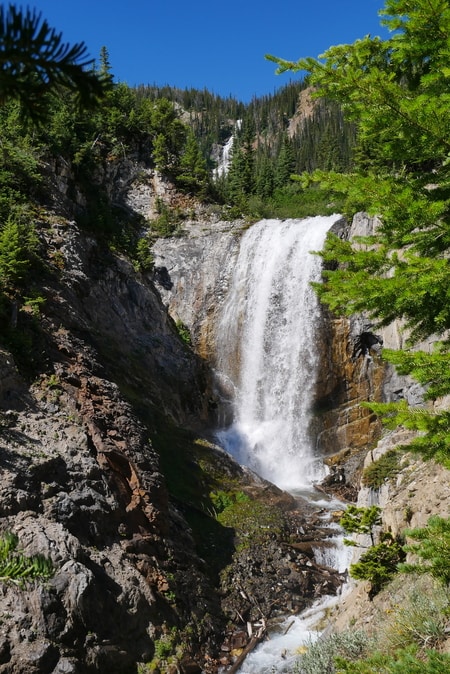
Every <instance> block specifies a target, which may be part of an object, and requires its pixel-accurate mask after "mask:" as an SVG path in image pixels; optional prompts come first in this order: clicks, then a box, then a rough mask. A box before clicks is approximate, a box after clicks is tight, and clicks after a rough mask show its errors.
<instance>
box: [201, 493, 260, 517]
mask: <svg viewBox="0 0 450 674" xmlns="http://www.w3.org/2000/svg"><path fill="white" fill-rule="evenodd" d="M209 497H210V499H211V501H212V503H213V506H214V510H215V512H216V514H217V515H219V514H220V513H222V512H223V511H224V510H225V509H226V508H230V507H232V506H233V505H234V504H235V503H245V502H247V501H249V500H250V499H249V497H248V496H247V495H246V494H244V492H242V491H238V492H231V491H222V490H219V491H215V492H211V493H210V495H209Z"/></svg>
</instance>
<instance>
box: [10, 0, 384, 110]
mask: <svg viewBox="0 0 450 674" xmlns="http://www.w3.org/2000/svg"><path fill="white" fill-rule="evenodd" d="M5 4H6V3H5ZM15 4H17V5H19V6H25V7H26V6H28V7H30V8H31V9H36V10H37V12H41V13H42V18H44V19H46V20H47V22H48V23H49V24H50V26H51V27H52V28H55V29H56V30H57V31H58V32H61V33H62V35H63V39H64V41H65V42H70V43H72V44H73V43H74V42H84V43H85V44H86V47H87V49H88V53H89V55H90V56H91V57H92V58H95V59H98V56H99V53H100V49H101V47H102V46H105V47H106V48H107V49H108V52H109V58H110V62H111V70H112V73H113V75H114V78H115V81H118V82H126V83H127V84H128V85H130V86H134V85H138V84H156V85H159V86H163V85H166V84H168V85H170V86H173V87H179V88H180V89H185V88H191V87H192V88H195V89H204V88H206V89H208V90H209V91H210V92H212V93H215V94H219V95H220V96H225V97H226V96H229V95H231V96H233V97H235V98H237V99H238V100H240V101H243V102H248V101H250V100H251V99H252V98H253V96H257V97H259V96H263V95H265V94H272V93H273V92H274V91H276V90H277V89H279V88H280V87H282V86H284V85H285V84H287V83H288V82H289V81H290V80H291V79H298V78H299V75H294V74H292V73H285V74H283V75H276V74H275V68H276V66H275V64H274V63H271V62H270V61H267V60H266V59H265V58H264V55H265V54H273V55H275V56H278V57H281V58H284V59H287V60H292V61H296V60H297V59H299V58H300V57H304V56H312V57H317V56H319V55H320V54H322V53H323V52H324V51H325V49H327V48H328V47H329V46H331V45H336V44H347V43H352V42H354V41H355V40H356V39H358V38H361V37H364V36H365V35H367V34H370V35H372V36H375V35H379V36H380V37H382V38H386V37H387V36H388V33H387V31H386V29H385V28H383V27H382V26H381V25H380V17H379V16H378V11H379V10H380V9H381V8H382V7H383V6H384V2H383V0H340V1H339V2H337V1H336V0H316V1H315V2H312V1H311V0H292V1H291V0H288V1H284V2H278V3H277V2H273V1H271V2H269V1H268V0H225V2H220V3H219V2H214V0H191V2H186V0H184V1H181V0H28V1H26V2H23V3H21V2H16V3H15Z"/></svg>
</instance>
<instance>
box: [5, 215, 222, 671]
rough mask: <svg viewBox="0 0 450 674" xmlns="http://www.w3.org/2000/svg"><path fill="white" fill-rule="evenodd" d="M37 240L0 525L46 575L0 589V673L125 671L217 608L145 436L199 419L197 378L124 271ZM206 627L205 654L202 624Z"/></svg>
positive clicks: (155, 304) (47, 237) (76, 243)
mask: <svg viewBox="0 0 450 674" xmlns="http://www.w3.org/2000/svg"><path fill="white" fill-rule="evenodd" d="M40 236H41V243H42V246H43V247H45V250H46V251H47V254H48V264H49V267H48V271H47V273H46V277H45V279H44V280H43V285H42V290H43V293H44V294H45V305H44V308H43V310H42V313H41V315H40V316H39V318H35V317H34V316H32V315H30V314H27V313H26V312H20V315H19V327H20V328H21V330H23V334H24V335H25V336H26V337H27V338H28V339H29V341H30V347H29V352H28V353H27V354H24V353H23V349H20V348H19V349H17V352H18V354H19V355H20V361H21V362H20V371H21V372H22V374H20V372H19V370H18V368H17V367H16V365H15V363H14V358H13V356H12V354H11V353H10V352H8V351H6V350H3V351H2V352H1V354H0V368H1V382H0V421H1V433H0V465H1V482H0V525H1V530H2V531H13V532H14V533H15V534H17V535H18V537H19V542H20V547H21V549H22V550H23V552H24V553H25V554H26V555H30V554H40V555H44V556H46V557H48V558H49V559H51V560H52V562H53V564H54V568H55V570H56V573H55V575H54V577H53V578H52V579H51V580H50V581H48V582H47V583H45V584H42V583H34V584H31V585H27V586H26V588H25V589H23V588H22V587H20V585H17V584H15V583H13V582H10V583H6V584H5V583H2V584H0V601H1V611H2V622H1V628H0V671H1V672H14V673H18V674H20V673H25V672H27V673H28V672H30V673H31V672H55V673H56V672H74V673H75V672H86V673H87V672H100V671H101V672H106V671H108V672H118V673H119V672H120V673H121V674H123V673H124V672H127V671H135V668H136V662H138V661H149V660H150V659H151V658H152V656H153V652H154V642H155V640H156V639H157V638H158V634H159V635H160V630H161V628H162V625H163V624H164V623H165V621H166V620H168V621H169V620H170V621H173V620H174V615H176V614H178V615H179V618H178V619H179V620H180V621H181V622H183V621H184V622H186V621H187V617H186V616H187V615H188V614H189V611H190V610H192V608H190V607H191V604H192V596H195V597H196V602H198V603H202V604H203V606H204V607H205V612H208V613H209V614H210V615H211V616H214V615H216V616H217V615H218V613H219V608H218V603H217V602H216V603H215V605H214V599H211V597H213V593H212V592H211V589H210V582H209V580H208V577H207V576H206V575H205V573H204V569H202V562H200V560H199V558H198V556H197V554H196V551H195V546H194V542H193V539H192V536H191V533H190V530H189V527H188V526H187V524H186V522H185V521H184V519H183V517H182V516H181V514H180V513H179V512H177V511H176V510H175V508H174V506H173V504H172V503H171V502H170V501H169V494H168V489H167V485H166V481H165V478H164V477H163V475H162V473H161V470H160V458H159V456H158V454H157V452H156V451H155V449H154V448H153V446H152V443H151V441H150V433H151V430H152V429H154V426H155V424H156V421H155V420H156V419H161V418H163V419H168V420H169V421H170V420H171V422H172V423H178V424H182V425H183V426H184V427H185V428H189V427H192V426H199V425H201V424H202V423H203V422H204V420H205V418H206V415H207V411H206V409H205V404H204V399H205V396H204V390H205V382H204V377H203V374H202V369H201V368H200V367H199V363H198V359H197V358H196V357H195V356H194V354H193V353H192V352H191V351H189V350H187V349H186V348H185V347H184V346H183V343H182V342H181V340H180V339H179V337H178V335H177V332H176V329H175V327H174V325H173V322H172V321H171V320H170V319H169V318H168V316H167V315H166V313H165V312H164V311H163V310H162V306H161V303H160V299H159V297H158V295H157V293H155V291H154V289H153V286H152V284H151V283H149V282H148V280H146V279H145V278H144V277H142V276H139V275H136V274H135V273H134V272H133V270H132V267H131V265H130V264H129V263H128V262H126V261H125V260H123V259H121V258H118V257H116V256H113V255H111V254H108V253H106V252H105V251H101V250H100V248H99V247H98V245H97V244H96V243H95V242H94V241H93V240H92V239H90V238H89V237H86V236H85V235H83V234H81V233H80V231H79V230H78V228H77V227H76V226H75V225H74V224H73V223H70V222H64V221H63V219H60V220H58V222H56V223H53V224H52V226H51V227H50V226H48V225H47V226H46V225H44V224H43V223H42V226H41V229H40ZM22 361H23V362H22ZM139 410H141V413H138V412H139ZM142 410H145V415H144V414H143V413H142ZM180 568H184V569H185V576H186V580H187V579H188V581H189V583H190V587H189V590H187V589H186V590H185V591H184V593H183V590H182V589H181V588H178V590H177V592H178V601H179V608H177V607H175V606H174V605H173V603H171V602H172V595H171V594H170V592H169V588H170V586H171V584H172V580H171V579H172V578H173V576H174V574H175V572H176V571H177V570H178V569H180ZM183 596H184V599H183ZM207 607H210V608H209V609H208V608H207ZM183 615H184V618H183V617H182V616H183ZM211 621H212V623H213V622H214V617H212V618H211ZM216 629H217V628H216ZM200 631H201V630H200ZM203 631H204V634H203V639H204V643H205V647H206V648H207V642H208V638H209V637H208V636H207V635H208V633H209V635H210V636H211V635H212V634H213V633H214V627H211V625H209V626H206V627H204V628H203Z"/></svg>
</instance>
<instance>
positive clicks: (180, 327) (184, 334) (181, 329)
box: [175, 319, 192, 346]
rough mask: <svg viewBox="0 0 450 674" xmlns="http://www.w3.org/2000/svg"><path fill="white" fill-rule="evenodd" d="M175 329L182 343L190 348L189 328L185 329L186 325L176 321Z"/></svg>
mask: <svg viewBox="0 0 450 674" xmlns="http://www.w3.org/2000/svg"><path fill="white" fill-rule="evenodd" d="M175 327H176V329H177V332H178V334H179V336H180V337H181V339H182V341H183V342H184V343H185V344H187V345H188V346H192V338H191V333H190V332H189V328H188V327H187V325H186V324H185V323H183V321H182V320H180V319H179V320H178V321H176V323H175Z"/></svg>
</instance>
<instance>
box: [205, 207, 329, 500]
mask: <svg viewBox="0 0 450 674" xmlns="http://www.w3.org/2000/svg"><path fill="white" fill-rule="evenodd" d="M339 218H340V216H339V215H332V216H326V217H322V216H318V217H311V218H305V219H302V220H262V221H260V222H258V223H256V224H255V225H253V226H252V227H250V228H249V229H248V230H247V231H246V232H245V234H244V235H243V237H242V242H241V246H240V253H239V256H238V259H237V262H236V266H235V270H234V274H233V278H232V281H231V286H230V289H229V292H228V295H227V299H226V302H225V306H224V309H223V313H222V317H221V320H220V322H219V326H218V334H217V340H216V342H217V354H218V355H217V370H218V376H219V377H220V379H221V382H222V385H223V387H224V388H225V389H226V390H228V391H229V392H230V397H231V398H232V409H233V421H232V423H231V425H229V426H228V427H227V428H225V429H224V430H222V431H220V432H219V433H218V439H219V442H220V443H221V444H222V446H223V447H224V448H225V449H226V450H227V451H228V452H229V453H230V454H232V455H233V456H234V457H235V458H236V459H237V461H238V462H239V463H241V464H243V465H247V466H249V467H250V468H251V469H252V470H254V471H255V472H256V473H258V474H259V475H261V476H262V477H264V478H266V479H268V480H270V481H271V482H273V483H274V484H276V485H278V486H279V487H281V488H283V489H287V490H293V489H294V490H296V489H302V488H304V487H308V486H310V485H311V483H312V482H313V481H315V480H319V479H320V478H321V477H323V464H322V460H321V458H320V457H318V456H316V452H315V446H314V445H315V441H314V438H313V437H312V433H311V401H312V396H313V393H314V387H315V382H316V375H317V368H318V366H319V363H318V356H317V349H316V342H317V337H316V335H317V331H318V330H319V322H320V308H319V303H318V300H317V298H316V296H315V293H314V291H313V289H312V288H311V285H310V284H311V281H319V280H320V274H321V258H320V257H319V256H317V255H313V254H311V251H317V250H321V248H322V246H323V243H324V240H325V237H326V234H327V232H328V230H329V229H330V227H331V226H332V225H333V224H334V223H335V222H336V221H337V220H338V219H339Z"/></svg>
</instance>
